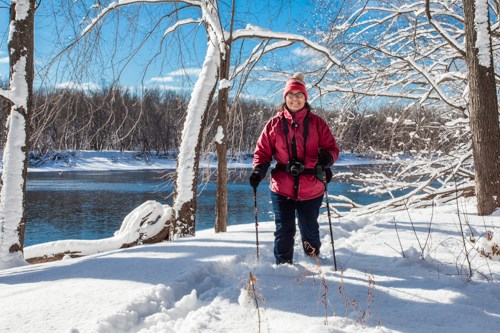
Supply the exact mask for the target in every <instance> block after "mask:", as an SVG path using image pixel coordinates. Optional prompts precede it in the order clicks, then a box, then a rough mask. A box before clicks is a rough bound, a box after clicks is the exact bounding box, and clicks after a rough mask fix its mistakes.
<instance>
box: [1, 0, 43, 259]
mask: <svg viewBox="0 0 500 333" xmlns="http://www.w3.org/2000/svg"><path fill="white" fill-rule="evenodd" d="M35 5H36V1H35V0H17V1H12V2H11V7H10V29H9V41H8V48H9V60H10V81H9V87H8V89H7V90H0V96H1V97H3V98H6V99H7V100H8V101H9V102H10V104H11V109H10V114H9V116H8V119H7V126H6V127H7V130H8V133H7V140H6V143H5V148H4V154H3V171H2V189H1V192H0V227H1V232H0V266H2V267H3V268H6V267H9V266H16V265H19V264H22V262H24V259H23V244H24V231H25V227H26V210H25V208H26V177H27V169H28V167H27V166H28V164H27V156H28V152H29V122H30V115H31V110H32V94H33V76H34V70H33V68H34V67H33V54H34V38H33V36H34V30H33V29H34V18H35Z"/></svg>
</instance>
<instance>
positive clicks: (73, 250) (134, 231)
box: [24, 200, 173, 263]
mask: <svg viewBox="0 0 500 333" xmlns="http://www.w3.org/2000/svg"><path fill="white" fill-rule="evenodd" d="M172 216H173V211H172V208H171V207H170V206H168V205H162V204H160V203H158V202H156V201H154V200H149V201H146V202H144V203H143V204H141V205H140V206H139V207H137V208H136V209H134V210H133V211H132V212H130V213H129V214H128V215H127V216H126V217H125V219H124V220H123V222H122V225H121V227H120V229H119V230H118V231H116V232H115V234H114V236H113V237H109V238H104V239H97V240H77V239H69V240H60V241H54V242H48V243H43V244H37V245H33V246H28V247H26V248H25V249H24V257H25V259H26V260H27V261H28V262H31V263H36V262H46V261H53V260H59V259H62V258H64V257H65V256H70V257H81V256H85V255H90V254H96V253H100V252H105V251H111V250H116V249H120V248H127V247H131V246H134V245H139V244H145V243H156V242H159V241H162V240H163V239H165V235H167V234H168V229H169V228H170V226H171V219H172Z"/></svg>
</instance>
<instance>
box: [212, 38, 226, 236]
mask: <svg viewBox="0 0 500 333" xmlns="http://www.w3.org/2000/svg"><path fill="white" fill-rule="evenodd" d="M223 57H224V58H223V59H221V64H220V71H219V72H220V79H221V82H222V86H221V87H220V89H219V96H218V105H217V118H216V125H217V134H216V137H215V147H216V150H217V197H216V202H215V206H216V208H215V210H216V213H215V232H226V231H227V123H228V119H227V100H228V94H229V89H230V87H229V86H228V85H227V84H226V82H227V81H225V80H227V79H228V78H229V67H230V61H229V59H230V45H229V44H226V52H225V55H224V56H223Z"/></svg>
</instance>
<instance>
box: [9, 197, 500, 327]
mask: <svg viewBox="0 0 500 333" xmlns="http://www.w3.org/2000/svg"><path fill="white" fill-rule="evenodd" d="M458 207H459V209H460V214H457V205H456V204H448V205H443V206H438V207H435V208H434V209H432V208H429V209H419V210H410V211H408V212H406V211H405V212H400V213H390V214H378V215H376V216H365V217H347V218H346V217H344V218H343V219H342V220H341V221H339V220H336V219H334V220H333V221H332V222H333V234H334V238H335V250H336V258H337V264H338V266H339V268H341V269H339V270H338V271H336V272H335V271H334V270H333V267H332V266H333V254H332V247H331V244H330V239H329V231H328V228H329V227H328V218H327V215H326V214H322V215H321V216H320V224H321V235H322V242H323V245H322V247H321V254H320V258H319V262H316V261H315V260H314V259H313V258H309V257H305V256H304V254H303V253H302V251H301V249H300V248H301V246H300V244H299V242H298V239H297V240H296V244H295V258H294V259H295V265H293V266H291V265H281V266H276V265H274V264H273V262H274V257H273V238H274V237H273V231H274V223H273V222H270V221H262V222H260V223H259V229H258V230H259V254H260V261H257V260H256V245H255V228H254V225H253V224H251V223H249V224H242V225H237V226H231V227H229V228H228V232H226V233H214V231H213V230H204V231H199V232H197V234H196V237H188V238H182V239H178V240H176V241H174V242H165V243H160V244H152V245H142V246H137V247H134V248H129V249H122V250H115V251H109V252H103V253H99V254H95V255H90V256H87V257H82V258H77V259H67V260H62V261H58V262H53V263H45V264H33V265H29V266H23V267H18V268H11V269H5V270H2V271H0V308H1V309H2V316H1V317H0V331H2V332H37V333H38V332H73V333H76V332H176V333H178V332H259V331H262V332H444V333H446V332H453V333H455V332H468V331H476V332H497V331H498V323H499V321H500V304H499V303H498V297H499V294H500V286H499V284H498V279H499V277H500V263H499V262H498V261H492V260H488V261H487V260H486V259H485V258H484V257H481V256H479V255H478V254H477V252H476V251H475V250H471V247H470V246H469V247H468V251H469V253H470V255H471V260H472V268H473V272H474V275H473V276H472V279H471V281H469V280H468V278H467V276H466V273H467V268H466V267H465V266H464V265H466V262H465V260H464V257H463V251H462V247H461V246H460V244H462V240H461V237H460V234H459V226H458V223H459V222H458V221H459V220H460V218H461V219H462V221H464V220H466V221H467V222H468V223H469V225H470V230H473V231H474V233H475V236H476V238H477V237H479V236H480V235H481V233H482V232H483V231H484V228H485V226H491V225H494V224H498V222H499V220H500V212H499V211H497V212H496V213H495V214H494V215H492V216H486V217H478V216H476V215H475V214H474V213H470V212H473V211H475V208H474V207H475V202H474V200H471V199H468V200H467V201H464V200H460V202H459V205H458ZM459 216H460V218H459ZM431 222H432V228H431V237H430V241H428V242H427V245H426V247H425V249H424V251H422V250H421V246H423V244H424V243H425V239H426V238H427V232H426V230H427V229H428V224H429V223H431ZM395 223H396V224H397V231H396V228H395V226H394V225H395ZM412 224H413V225H412ZM413 227H415V230H416V231H415V232H414V231H413ZM398 236H399V240H398ZM417 236H418V238H419V239H418V240H419V241H420V243H421V244H422V245H419V241H418V240H417ZM399 244H401V245H399ZM402 252H404V254H405V257H403V256H402ZM422 254H423V257H424V259H422ZM257 304H258V306H257ZM259 318H260V321H259Z"/></svg>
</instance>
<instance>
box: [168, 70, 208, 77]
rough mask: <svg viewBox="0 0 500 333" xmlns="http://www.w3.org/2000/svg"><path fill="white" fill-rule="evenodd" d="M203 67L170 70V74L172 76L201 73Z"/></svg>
mask: <svg viewBox="0 0 500 333" xmlns="http://www.w3.org/2000/svg"><path fill="white" fill-rule="evenodd" d="M200 72H201V68H181V69H178V70H176V71H173V72H170V73H169V74H168V75H171V76H183V75H200Z"/></svg>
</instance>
